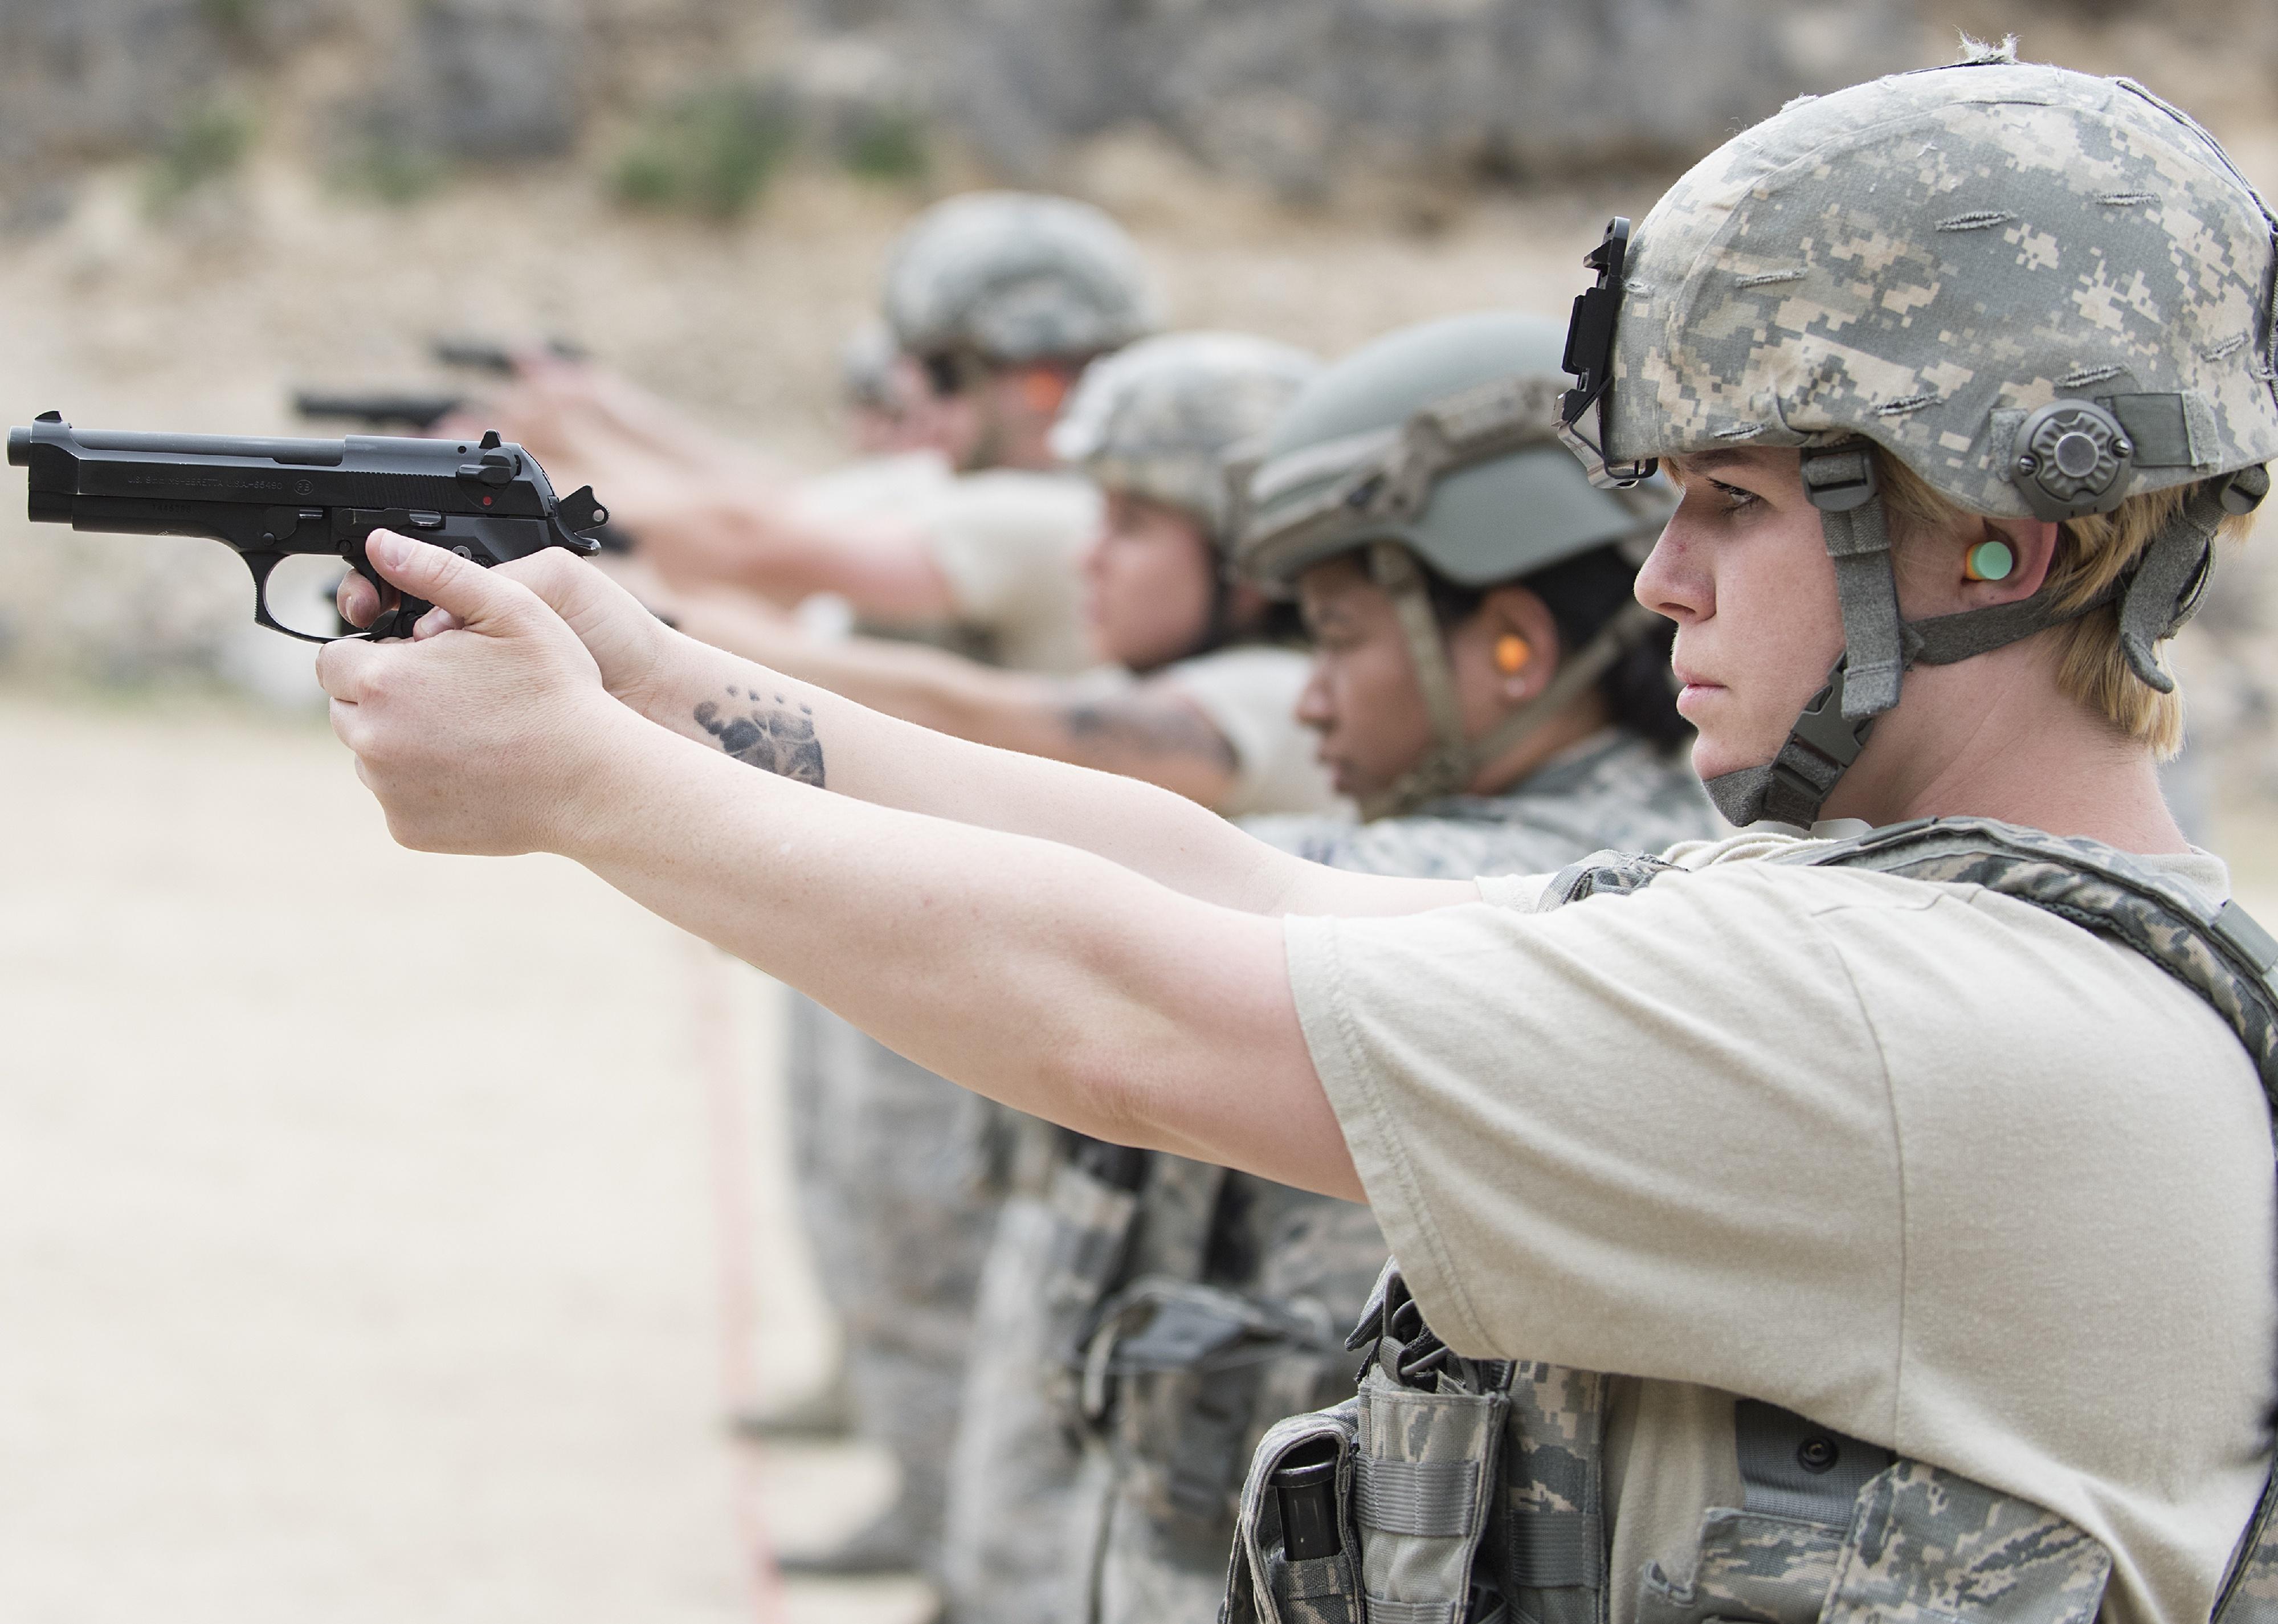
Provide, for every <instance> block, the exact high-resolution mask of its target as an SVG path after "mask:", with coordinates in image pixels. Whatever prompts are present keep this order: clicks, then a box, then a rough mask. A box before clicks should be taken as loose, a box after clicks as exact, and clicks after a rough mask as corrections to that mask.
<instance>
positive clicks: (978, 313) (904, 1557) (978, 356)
mask: <svg viewBox="0 0 2278 1624" xmlns="http://www.w3.org/2000/svg"><path fill="white" fill-rule="evenodd" d="M882 303H883V316H884V319H885V324H886V327H887V329H888V331H889V332H890V333H891V336H892V340H893V342H894V343H895V344H896V345H898V347H899V349H901V351H902V352H903V353H905V354H908V355H913V356H918V357H920V358H921V359H927V358H931V357H935V356H947V357H950V358H951V359H952V360H953V361H954V362H956V363H958V364H975V365H989V364H1008V363H1020V362H1028V361H1037V360H1046V359H1053V358H1059V359H1063V360H1069V361H1081V360H1082V359H1083V358H1085V357H1087V356H1092V355H1095V354H1097V353H1099V352H1102V351H1105V350H1111V349H1115V348H1117V347H1118V346H1120V345H1121V344H1124V343H1126V342H1128V341H1130V340H1132V339H1134V338H1136V337H1139V336H1141V335H1142V334H1143V333H1147V332H1148V331H1150V329H1151V328H1152V327H1153V326H1155V324H1156V319H1157V318H1156V314H1155V305H1154V298H1153V295H1152V292H1151V290H1150V287H1149V286H1148V282H1147V279H1146V276H1145V274H1144V270H1143V266H1142V265H1141V264H1140V262H1139V257H1138V251H1137V249H1136V248H1135V245H1134V244H1133V243H1132V242H1131V241H1130V239H1129V237H1128V236H1127V235H1126V234H1124V233H1123V231H1122V229H1121V228H1120V226H1117V225H1116V224H1115V223H1114V221H1112V219H1110V218H1108V217H1107V216H1106V215H1105V214H1104V213H1102V212H1101V211H1098V210H1097V209H1095V208H1093V207H1091V206H1090V205H1089V204H1087V203H1077V202H1075V201H1074V200H1072V199H1068V198H1059V197H1049V196H1040V195H1028V194H1022V193H1012V192H985V193H973V194H968V195H964V196H959V197H952V198H950V199H947V200H946V201H944V202H943V203H937V204H936V205H934V206H933V207H932V208H930V209H929V210H927V211H925V212H924V213H923V214H921V216H920V217H919V218H917V219H916V220H915V221H914V222H913V224H912V225H911V226H909V227H908V228H907V229H906V231H905V232H904V234H903V235H902V237H901V239H900V241H898V244H897V245H896V247H895V249H894V250H893V252H892V255H891V258H890V260H889V264H888V268H887V272H886V279H885V287H884V290H883V297H882ZM984 477H998V478H1001V477H1003V476H1001V475H990V476H984ZM1037 477H1038V478H1039V479H1043V478H1048V477H1054V476H1044V475H1039V476H1037ZM1072 601H1073V599H1072ZM786 1019H787V1052H786V1056H785V1062H784V1086H785V1090H786V1092H787V1093H788V1095H789V1098H790V1103H791V1118H792V1133H793V1148H794V1165H795V1170H796V1173H797V1176H798V1178H799V1197H800V1208H801V1214H802V1216H803V1217H804V1219H805V1221H806V1227H807V1233H808V1235H809V1237H811V1240H812V1244H813V1245H814V1250H815V1255H816V1260H817V1262H818V1263H819V1264H820V1266H821V1268H820V1275H821V1281H822V1288H823V1294H824V1296H825V1298H826V1299H827V1300H828V1301H829V1304H830V1306H831V1307H832V1309H833V1310H834V1311H835V1313H836V1314H837V1318H838V1321H839V1323H840V1325H841V1327H842V1329H843V1331H844V1335H845V1357H846V1374H847V1377H848V1396H849V1400H850V1406H851V1408H852V1414H853V1421H854V1424H855V1429H856V1432H857V1433H858V1435H859V1436H862V1437H864V1438H866V1439H868V1440H869V1441H871V1442H873V1443H875V1444H879V1445H881V1446H882V1447H883V1448H885V1449H886V1450H888V1451H889V1452H891V1454H892V1455H893V1457H894V1459H895V1460H896V1462H897V1464H898V1467H899V1468H900V1475H901V1490H900V1493H899V1496H898V1499H897V1502H896V1504H895V1505H894V1506H893V1507H892V1508H891V1510H890V1511H889V1512H888V1513H886V1515H885V1516H884V1518H883V1520H882V1521H879V1522H878V1523H877V1524H875V1525H874V1526H872V1527H871V1528H868V1529H865V1530H864V1531H863V1532H862V1533H860V1534H859V1535H858V1536H856V1538H855V1540H854V1541H853V1542H852V1544H851V1545H849V1546H848V1547H845V1548H844V1549H842V1550H841V1551H837V1552H832V1553H826V1554H824V1555H822V1556H820V1557H818V1558H815V1559H813V1560H812V1561H811V1562H810V1561H805V1560H801V1559H797V1558H794V1559H791V1561H790V1562H789V1563H788V1564H787V1565H788V1566H791V1567H794V1568H805V1567H814V1568H816V1569H818V1570H822V1571H847V1572H860V1571H868V1570H874V1569H893V1568H909V1567H917V1568H921V1569H924V1570H928V1571H930V1570H931V1569H933V1568H934V1567H935V1566H936V1557H937V1551H938V1546H939V1542H940V1537H941V1529H942V1521H943V1494H944V1473H945V1465H946V1461H947V1459H948V1456H949V1448H950V1440H951V1436H952V1432H953V1429H954V1425H955V1418H956V1413H957V1395H958V1391H959V1384H960V1382H961V1380H962V1373H963V1368H964V1362H965V1350H966V1347H967V1344H968V1343H969V1341H970V1327H971V1316H972V1305H973V1302H974V1297H975V1291H976V1289H977V1284H978V1282H979V1279H980V1273H981V1261H982V1254H983V1252H985V1250H986V1247H987V1242H988V1237H989V1236H990V1233H991V1232H992V1229H993V1225H994V1221H995V1215H996V1207H997V1203H998V1198H999V1193H1000V1191H1001V1188H1002V1175H1003V1168H1002V1167H1001V1166H999V1165H998V1161H999V1159H998V1157H997V1154H996V1151H995V1149H994V1148H993V1147H994V1146H996V1145H998V1143H999V1142H1000V1141H1001V1139H1002V1137H1003V1134H1004V1132H1005V1130H1004V1128H1003V1125H1002V1124H1001V1122H997V1121H996V1120H995V1119H994V1118H992V1117H991V1116H990V1115H989V1114H988V1111H987V1108H986V1107H984V1106H983V1105H982V1102H980V1101H978V1100H975V1099H974V1098H973V1097H972V1096H970V1095H967V1093H966V1092H964V1091H962V1090H960V1089H959V1088H956V1087H954V1086H953V1085H952V1084H949V1083H948V1082H946V1081H944V1079H943V1078H941V1077H938V1076H935V1075H934V1074H933V1073H931V1072H929V1071H927V1070H925V1069H923V1068H922V1067H919V1066H916V1065H913V1064H912V1063H911V1062H910V1061H906V1060H904V1059H903V1058H902V1057H901V1056H900V1055H898V1054H896V1053H894V1052H893V1051H892V1050H891V1049H889V1048H887V1047H886V1046H884V1045H883V1044H881V1043H879V1042H877V1041H876V1040H875V1039H874V1038H870V1037H868V1036H867V1035H866V1034H864V1033H862V1032H861V1031H860V1030H856V1029H855V1028H854V1027H852V1026H851V1025H849V1024H848V1023H845V1021H842V1020H840V1019H839V1018H838V1017H837V1015H832V1014H831V1013H830V1012H829V1011H828V1010H826V1009H824V1008H822V1007H821V1006H820V1005H817V1004H814V1003H813V1002H812V1001H810V1000H806V999H805V998H802V997H799V995H797V994H795V993H794V994H792V995H791V1000H790V1009H789V1012H788V1015H787V1018H786Z"/></svg>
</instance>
